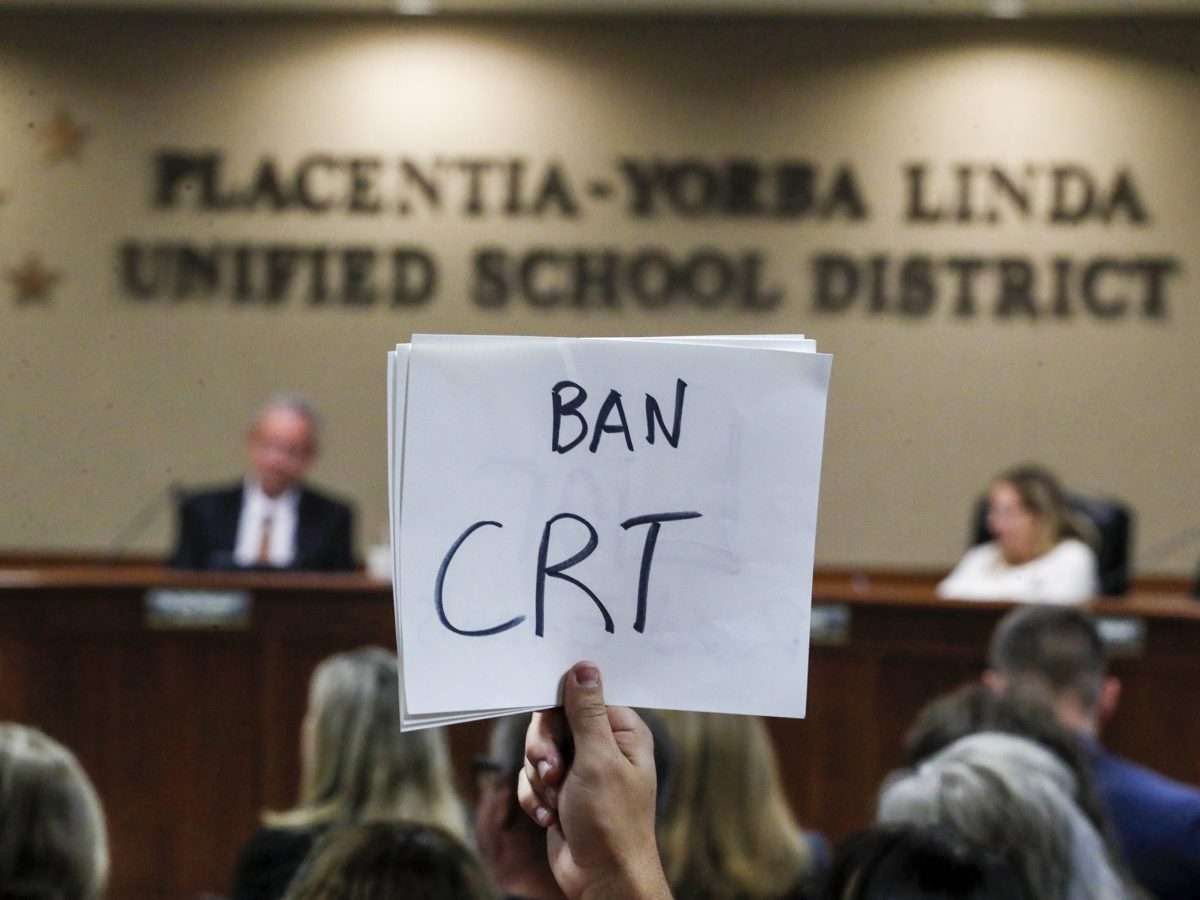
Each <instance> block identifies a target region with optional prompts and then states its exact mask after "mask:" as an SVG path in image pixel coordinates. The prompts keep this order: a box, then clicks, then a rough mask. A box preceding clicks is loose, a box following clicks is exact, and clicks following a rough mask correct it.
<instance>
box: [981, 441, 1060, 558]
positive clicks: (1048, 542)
mask: <svg viewBox="0 0 1200 900" xmlns="http://www.w3.org/2000/svg"><path fill="white" fill-rule="evenodd" d="M987 502H988V511H987V524H988V530H989V531H990V532H991V534H992V537H993V538H995V540H996V543H997V544H998V545H999V547H1000V552H1001V554H1002V555H1003V556H1004V558H1005V559H1006V560H1008V562H1010V563H1012V564H1014V565H1016V564H1020V563H1025V562H1029V561H1030V560H1032V559H1036V558H1037V557H1039V556H1043V555H1044V554H1046V553H1048V552H1049V551H1050V550H1051V549H1052V548H1053V547H1054V545H1055V544H1057V543H1058V542H1059V541H1061V540H1063V539H1064V538H1068V537H1078V530H1077V528H1076V527H1075V525H1074V524H1073V523H1072V521H1071V518H1070V515H1069V513H1068V510H1067V504H1066V500H1065V498H1064V496H1063V490H1062V488H1061V487H1060V486H1059V483H1058V480H1057V479H1056V478H1055V477H1054V476H1053V475H1052V474H1051V473H1050V472H1048V471H1046V470H1045V469H1043V468H1041V467H1040V466H1033V465H1025V466H1018V467H1016V468H1014V469H1009V470H1008V471H1007V472H1002V473H1001V474H1000V475H997V476H996V477H995V478H994V479H993V480H992V484H991V487H989V488H988V498H987Z"/></svg>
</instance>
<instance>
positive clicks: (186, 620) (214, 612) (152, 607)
mask: <svg viewBox="0 0 1200 900" xmlns="http://www.w3.org/2000/svg"><path fill="white" fill-rule="evenodd" d="M250 608H251V599H250V592H249V591H206V590H197V589H192V588H152V589H151V590H148V591H146V597H145V615H146V626H147V627H149V628H234V629H236V628H246V627H247V626H248V625H249V624H250Z"/></svg>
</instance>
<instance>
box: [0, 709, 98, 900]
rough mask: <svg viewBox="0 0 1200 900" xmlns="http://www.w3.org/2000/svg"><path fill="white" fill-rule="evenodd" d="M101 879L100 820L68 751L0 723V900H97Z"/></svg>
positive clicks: (83, 777)
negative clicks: (3, 899)
mask: <svg viewBox="0 0 1200 900" xmlns="http://www.w3.org/2000/svg"><path fill="white" fill-rule="evenodd" d="M107 876H108V836H107V833H106V831H105V828H104V813H103V812H102V810H101V808H100V801H99V799H98V798H97V797H96V792H95V790H94V789H93V788H92V783H91V782H90V781H88V777H87V775H85V774H84V772H83V769H82V768H81V767H80V765H79V763H78V762H77V761H76V759H75V757H74V756H73V755H72V754H71V751H69V750H68V749H67V748H66V747H64V746H62V745H61V744H59V743H58V742H57V741H54V740H52V739H51V738H49V737H47V736H46V735H44V734H42V732H40V731H38V730H37V729H35V728H27V727H26V726H24V725H13V724H9V723H0V896H3V897H30V898H33V897H53V898H56V900H97V898H99V897H101V896H102V895H103V894H104V884H105V881H106V879H107Z"/></svg>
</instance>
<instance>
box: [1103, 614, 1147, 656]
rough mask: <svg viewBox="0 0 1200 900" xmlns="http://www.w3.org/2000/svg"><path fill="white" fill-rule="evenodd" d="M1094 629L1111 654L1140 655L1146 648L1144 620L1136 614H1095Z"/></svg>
mask: <svg viewBox="0 0 1200 900" xmlns="http://www.w3.org/2000/svg"><path fill="white" fill-rule="evenodd" d="M1095 622H1096V630H1097V631H1099V632H1100V638H1101V640H1103V641H1104V646H1105V647H1107V648H1108V652H1109V653H1110V654H1111V655H1112V656H1141V655H1142V654H1143V653H1144V652H1145V650H1146V620H1145V619H1141V618H1139V617H1137V616H1097V617H1096V619H1095Z"/></svg>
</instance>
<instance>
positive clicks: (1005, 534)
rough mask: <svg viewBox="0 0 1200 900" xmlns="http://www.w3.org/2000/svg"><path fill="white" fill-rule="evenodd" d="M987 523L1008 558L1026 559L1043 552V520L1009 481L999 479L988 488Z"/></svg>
mask: <svg viewBox="0 0 1200 900" xmlns="http://www.w3.org/2000/svg"><path fill="white" fill-rule="evenodd" d="M987 524H988V530H989V531H990V532H991V533H992V537H994V538H995V539H996V543H997V544H999V545H1000V552H1001V554H1003V556H1004V558H1005V559H1006V560H1007V561H1008V562H1010V563H1013V564H1020V563H1025V562H1029V561H1030V560H1031V559H1033V558H1034V557H1036V556H1038V555H1039V552H1040V547H1041V521H1040V520H1039V518H1038V516H1037V515H1036V514H1035V513H1034V512H1033V511H1032V510H1031V509H1029V507H1027V506H1026V505H1025V504H1024V503H1022V502H1021V495H1020V494H1018V493H1017V489H1016V488H1015V487H1013V486H1012V485H1011V484H1009V483H1008V482H1007V481H998V482H996V483H995V484H994V485H992V489H991V490H990V491H988V513H987Z"/></svg>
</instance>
